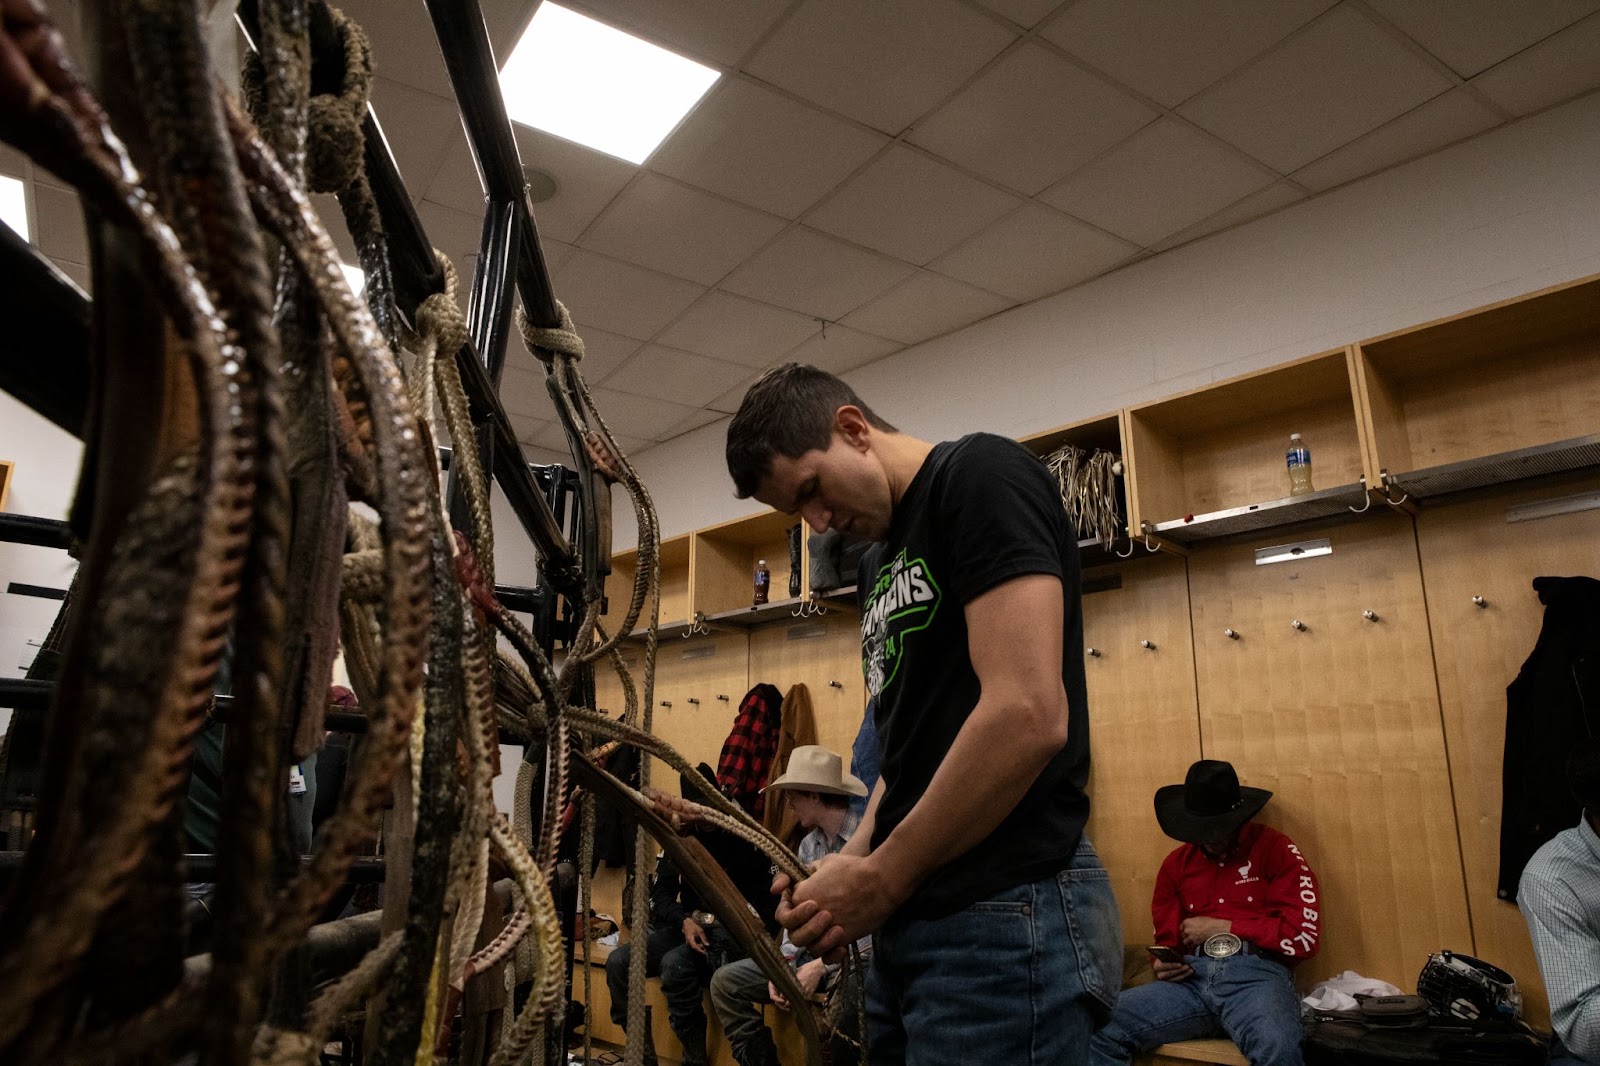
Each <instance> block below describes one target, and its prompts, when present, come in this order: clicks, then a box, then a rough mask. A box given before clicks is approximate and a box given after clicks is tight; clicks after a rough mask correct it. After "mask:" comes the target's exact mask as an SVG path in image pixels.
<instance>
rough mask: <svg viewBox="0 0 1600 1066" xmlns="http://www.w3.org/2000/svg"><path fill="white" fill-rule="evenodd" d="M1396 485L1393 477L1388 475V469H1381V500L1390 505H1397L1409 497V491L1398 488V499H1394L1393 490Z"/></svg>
mask: <svg viewBox="0 0 1600 1066" xmlns="http://www.w3.org/2000/svg"><path fill="white" fill-rule="evenodd" d="M1397 487H1398V486H1397V484H1396V483H1395V480H1394V478H1392V477H1390V476H1389V471H1387V470H1385V471H1383V502H1384V503H1387V504H1388V505H1389V506H1390V507H1399V506H1400V505H1401V504H1403V503H1405V502H1406V501H1407V500H1409V499H1411V493H1409V492H1407V491H1406V490H1405V489H1400V498H1399V499H1398V500H1397V499H1395V498H1394V495H1393V490H1394V489H1395V488H1397Z"/></svg>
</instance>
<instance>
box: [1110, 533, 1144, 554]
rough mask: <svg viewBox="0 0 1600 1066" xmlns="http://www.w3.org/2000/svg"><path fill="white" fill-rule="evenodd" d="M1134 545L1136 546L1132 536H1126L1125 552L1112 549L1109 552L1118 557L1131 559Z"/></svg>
mask: <svg viewBox="0 0 1600 1066" xmlns="http://www.w3.org/2000/svg"><path fill="white" fill-rule="evenodd" d="M1136 547H1138V544H1137V542H1135V541H1134V540H1133V538H1131V537H1130V538H1128V550H1127V551H1126V552H1119V551H1114V552H1112V553H1111V554H1112V555H1115V556H1116V557H1117V558H1118V559H1132V558H1133V549H1134V548H1136Z"/></svg>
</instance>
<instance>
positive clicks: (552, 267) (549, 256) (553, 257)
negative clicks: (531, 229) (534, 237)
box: [539, 233, 576, 274]
mask: <svg viewBox="0 0 1600 1066" xmlns="http://www.w3.org/2000/svg"><path fill="white" fill-rule="evenodd" d="M539 249H540V250H541V251H543V252H544V265H545V268H546V269H547V270H549V271H550V272H551V273H552V274H553V273H555V271H556V268H557V267H559V266H560V265H561V264H562V263H565V262H566V261H567V257H568V256H570V255H571V254H572V253H573V252H574V251H576V249H575V248H573V247H572V245H570V244H566V243H563V242H562V241H558V240H556V239H554V238H553V237H547V236H545V235H544V234H542V233H541V234H540V235H539Z"/></svg>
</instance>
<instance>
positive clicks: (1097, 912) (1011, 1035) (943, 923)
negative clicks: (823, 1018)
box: [867, 837, 1122, 1066]
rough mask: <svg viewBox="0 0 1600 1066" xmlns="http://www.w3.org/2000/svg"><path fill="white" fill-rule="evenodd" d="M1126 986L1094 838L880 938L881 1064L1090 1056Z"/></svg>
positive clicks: (1051, 1063) (875, 1056) (875, 957)
mask: <svg viewBox="0 0 1600 1066" xmlns="http://www.w3.org/2000/svg"><path fill="white" fill-rule="evenodd" d="M1121 984H1122V922H1121V919H1120V918H1119V916H1118V914H1117V901H1116V897H1114V896H1113V895H1112V894H1111V881H1110V879H1109V878H1108V877H1107V875H1106V871H1105V868H1104V867H1103V866H1101V865H1100V859H1099V857H1098V856H1096V855H1095V852H1094V848H1093V846H1091V845H1090V843H1089V840H1088V838H1087V837H1085V838H1083V840H1082V841H1081V842H1080V844H1079V846H1078V850H1077V853H1076V854H1075V855H1074V856H1073V859H1072V863H1071V865H1070V866H1068V868H1067V869H1065V870H1063V871H1061V872H1060V873H1059V874H1055V875H1052V876H1050V877H1047V878H1045V879H1043V880H1041V881H1035V882H1033V883H1032V884H1025V885H1018V886H1016V887H1015V888H1009V889H1006V890H1005V891H1003V892H1000V893H997V894H996V895H995V896H993V897H991V898H989V899H986V900H982V901H980V902H978V903H974V904H973V905H972V906H970V907H967V908H966V909H965V910H961V911H957V912H956V913H955V914H952V915H949V916H947V917H944V918H936V919H929V920H918V919H910V918H907V919H896V918H891V919H890V920H889V922H888V923H886V924H885V925H884V927H883V928H882V929H880V930H879V931H878V932H877V934H875V935H874V937H873V946H872V961H871V968H870V969H869V971H868V973H867V1034H868V1037H869V1041H868V1048H869V1050H870V1052H871V1060H872V1062H873V1063H874V1064H877V1066H888V1064H890V1063H905V1064H908V1066H971V1064H972V1063H974V1062H998V1063H1005V1064H1006V1066H1029V1064H1033V1066H1082V1064H1084V1063H1086V1062H1087V1061H1088V1058H1087V1054H1088V1046H1089V1037H1090V1035H1091V1034H1092V1033H1093V1032H1094V1031H1095V1029H1096V1028H1097V1027H1098V1026H1100V1025H1101V1024H1103V1023H1104V1022H1105V1019H1106V1017H1107V1016H1108V1014H1109V1012H1110V1010H1111V1006H1112V1004H1113V1003H1114V1002H1115V1000H1116V994H1117V993H1116V990H1117V988H1118V987H1119V986H1120V985H1121Z"/></svg>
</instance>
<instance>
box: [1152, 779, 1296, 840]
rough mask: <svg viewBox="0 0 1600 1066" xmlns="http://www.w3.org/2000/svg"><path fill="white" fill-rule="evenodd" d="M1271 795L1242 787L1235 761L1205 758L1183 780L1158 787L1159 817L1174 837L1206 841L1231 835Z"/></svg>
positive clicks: (1263, 790)
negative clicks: (1177, 783) (1234, 767)
mask: <svg viewBox="0 0 1600 1066" xmlns="http://www.w3.org/2000/svg"><path fill="white" fill-rule="evenodd" d="M1271 798H1272V793H1270V792H1268V791H1267V790H1266V789H1264V788H1245V787H1242V786H1241V785H1240V784H1239V775H1238V774H1237V773H1235V772H1234V769H1233V764H1232V763H1227V762H1223V761H1222V760H1220V759H1201V760H1200V761H1199V762H1197V763H1195V764H1194V765H1193V766H1191V767H1189V773H1188V775H1187V776H1186V777H1185V778H1184V779H1183V784H1181V785H1164V786H1162V787H1161V788H1158V789H1156V821H1158V822H1160V823H1161V831H1162V832H1163V833H1165V834H1167V836H1169V837H1171V838H1172V839H1174V840H1181V841H1183V842H1184V843H1186V844H1205V843H1209V842H1210V841H1213V840H1222V839H1224V838H1226V837H1228V836H1230V835H1231V834H1232V833H1233V831H1234V830H1235V829H1238V828H1239V827H1240V826H1241V825H1244V823H1246V822H1248V821H1249V820H1250V819H1251V818H1254V817H1255V816H1256V813H1257V812H1259V811H1260V810H1261V808H1263V807H1265V806H1266V805H1267V800H1269V799H1271Z"/></svg>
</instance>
